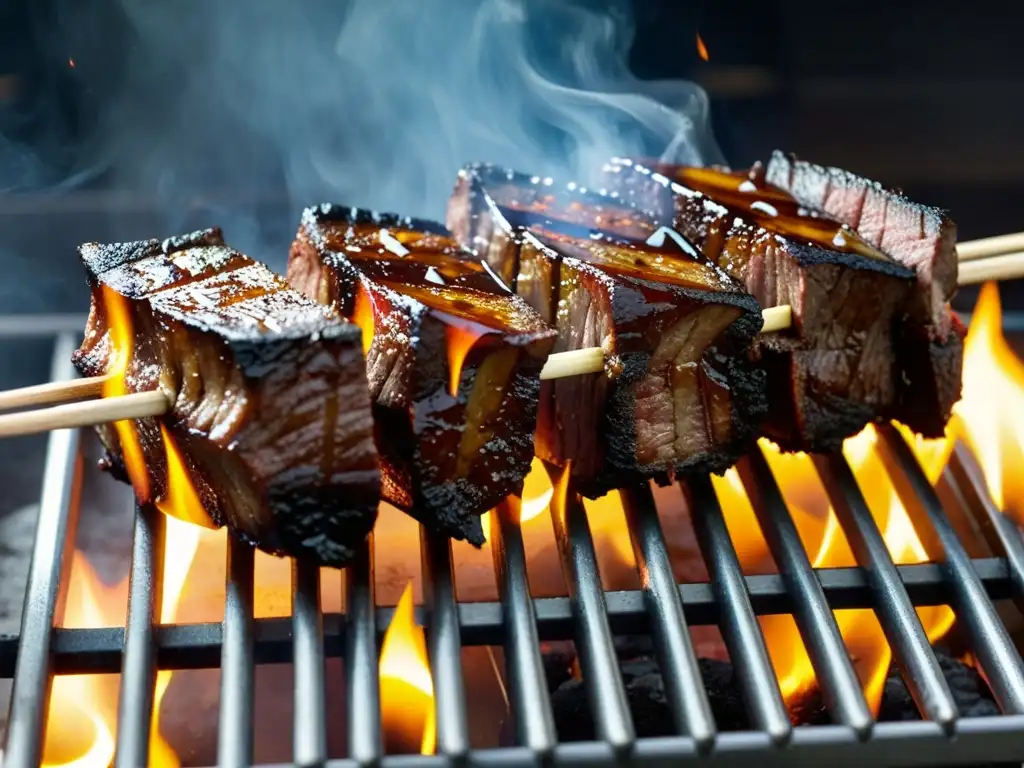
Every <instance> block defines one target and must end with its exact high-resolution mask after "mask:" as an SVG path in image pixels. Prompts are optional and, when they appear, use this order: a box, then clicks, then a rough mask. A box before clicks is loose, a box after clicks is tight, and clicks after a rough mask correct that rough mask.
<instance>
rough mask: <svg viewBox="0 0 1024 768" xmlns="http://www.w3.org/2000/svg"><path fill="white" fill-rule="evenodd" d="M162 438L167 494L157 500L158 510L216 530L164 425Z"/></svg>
mask: <svg viewBox="0 0 1024 768" xmlns="http://www.w3.org/2000/svg"><path fill="white" fill-rule="evenodd" d="M160 436H161V437H162V438H163V443H164V452H165V453H166V455H167V494H166V496H165V497H164V498H163V499H158V500H157V502H156V506H157V508H158V509H159V510H160V511H161V512H163V513H164V514H165V515H168V516H170V517H176V518H177V519H179V520H184V521H185V522H186V523H193V524H195V525H201V526H203V527H204V528H216V527H217V526H216V525H214V522H213V520H211V519H210V515H209V514H207V512H206V508H205V507H203V503H202V501H200V500H199V494H198V493H197V492H196V489H195V486H193V485H192V480H191V479H190V477H189V473H188V469H187V468H186V466H185V460H184V459H183V458H182V457H181V453H180V452H179V451H178V446H176V445H175V444H174V440H173V439H172V438H171V436H170V434H169V433H168V432H167V429H166V428H165V427H164V425H163V424H161V425H160ZM169 551H170V550H169Z"/></svg>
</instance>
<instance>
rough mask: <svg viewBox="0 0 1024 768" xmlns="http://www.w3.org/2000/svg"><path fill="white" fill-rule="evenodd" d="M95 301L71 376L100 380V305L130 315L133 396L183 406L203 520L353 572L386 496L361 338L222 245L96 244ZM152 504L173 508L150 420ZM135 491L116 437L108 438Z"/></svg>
mask: <svg viewBox="0 0 1024 768" xmlns="http://www.w3.org/2000/svg"><path fill="white" fill-rule="evenodd" d="M80 255H81V258H82V261H83V263H84V264H85V267H86V271H87V274H88V280H89V285H90V287H91V289H92V293H93V301H92V307H91V310H90V315H89V321H88V325H87V330H86V335H85V341H84V343H83V344H82V346H81V348H80V349H79V350H78V351H77V352H76V353H75V356H74V362H75V365H76V366H77V368H78V370H79V371H80V372H81V373H82V374H83V375H85V376H98V375H103V374H105V373H106V372H107V370H108V365H109V362H110V356H111V353H112V351H113V350H112V349H111V334H110V328H109V324H108V322H109V318H108V314H107V309H106V307H105V305H104V301H103V292H104V290H113V291H114V292H116V293H117V294H119V295H120V296H121V297H123V298H124V299H125V300H126V301H127V304H128V308H129V311H130V315H131V320H132V331H133V332H132V343H133V349H132V357H131V363H130V366H129V369H128V371H127V375H126V381H127V384H128V388H129V390H131V391H145V390H153V389H157V388H160V389H162V390H163V391H164V392H166V393H167V394H168V396H169V397H171V398H172V401H173V403H174V405H173V408H172V410H171V411H170V412H169V413H168V414H166V415H165V416H164V417H162V419H161V420H162V423H163V425H164V427H165V428H166V429H167V430H168V432H169V434H170V435H171V437H172V439H173V440H174V441H175V443H176V444H177V445H178V446H179V448H180V451H181V453H182V454H183V456H184V459H185V462H186V464H187V469H188V472H189V475H190V478H191V480H192V483H193V485H194V486H195V487H196V490H197V491H198V493H199V495H200V498H201V499H202V501H203V503H204V506H205V508H206V511H207V513H208V514H209V515H210V516H211V517H212V518H213V520H214V522H215V523H217V524H218V525H226V526H228V527H229V529H230V530H231V532H232V533H233V534H235V535H238V536H240V537H242V538H244V539H246V540H248V541H250V542H252V543H253V544H255V545H256V546H258V547H260V548H261V549H263V550H265V551H267V552H271V553H273V554H281V555H292V556H296V557H310V558H313V559H315V560H317V561H318V562H320V563H321V564H323V565H333V566H340V565H344V564H345V563H346V562H348V560H349V559H350V558H351V557H352V555H353V552H354V548H355V547H357V545H358V544H359V543H360V542H361V541H362V540H363V539H364V538H365V537H366V535H367V534H368V533H369V531H370V529H371V528H372V527H373V524H374V521H375V520H376V513H377V504H378V500H379V494H380V476H379V469H378V465H377V453H376V449H375V447H374V444H373V425H372V416H371V411H370V401H369V397H368V395H367V391H366V376H365V373H364V367H363V361H362V353H361V349H360V333H359V329H358V328H357V327H356V326H354V325H352V324H351V323H348V322H346V321H344V320H343V319H342V318H340V317H338V316H337V315H336V314H334V313H332V312H330V311H329V310H328V309H327V308H325V307H323V306H321V305H319V304H317V303H315V302H312V301H310V300H308V299H307V298H305V297H304V296H302V295H301V294H299V293H298V292H296V291H293V290H291V289H290V288H289V287H288V286H287V284H286V283H285V281H284V280H282V279H281V278H279V277H277V276H276V275H274V274H273V273H272V272H271V271H270V270H268V269H267V268H266V267H264V266H263V265H261V264H259V263H257V262H255V261H253V260H252V259H249V258H248V257H246V256H244V255H242V254H241V253H238V252H237V251H235V250H233V249H231V248H229V247H228V246H226V245H225V244H224V241H223V239H222V237H221V233H220V231H219V230H216V229H210V230H206V231H203V232H196V233H193V234H190V235H185V236H182V237H179V238H174V239H170V240H166V241H164V242H163V243H160V242H158V241H156V240H150V241H144V242H135V243H124V244H112V245H99V244H87V245H84V246H82V247H81V248H80ZM136 427H137V429H136V431H137V433H138V436H139V441H140V444H141V447H142V451H143V455H144V458H145V461H146V468H147V471H148V473H149V476H150V487H151V495H152V498H151V499H143V500H142V501H154V500H157V501H158V500H160V499H161V498H163V497H164V496H165V494H166V492H167V485H166V483H167V480H166V457H165V453H164V448H163V445H162V442H161V437H160V429H159V426H158V423H157V421H156V420H155V419H142V420H139V421H138V422H136ZM100 435H101V439H102V440H103V442H104V444H105V445H106V447H107V449H108V451H109V453H110V456H109V459H108V462H109V463H110V464H111V465H112V468H113V469H114V470H115V472H116V473H117V474H119V475H120V476H122V478H124V476H125V474H126V473H125V467H124V464H123V458H122V456H121V454H120V446H119V444H118V439H117V434H116V432H115V431H114V430H113V429H111V428H110V427H109V426H108V427H105V428H101V429H100Z"/></svg>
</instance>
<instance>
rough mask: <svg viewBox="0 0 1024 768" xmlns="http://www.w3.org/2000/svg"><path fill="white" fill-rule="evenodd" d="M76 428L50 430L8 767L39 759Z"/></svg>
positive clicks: (57, 352) (66, 356) (71, 527)
mask: <svg viewBox="0 0 1024 768" xmlns="http://www.w3.org/2000/svg"><path fill="white" fill-rule="evenodd" d="M75 346H76V345H75V337H74V336H72V335H70V334H64V335H62V336H60V337H59V338H58V339H57V342H56V344H55V345H54V350H53V363H52V365H51V368H50V378H51V380H53V381H64V380H66V379H71V378H73V377H74V375H75V369H74V367H73V366H72V365H71V353H72V352H73V351H74V349H75ZM79 434H80V433H79V430H77V429H62V430H59V431H57V432H51V433H50V438H49V441H48V444H47V448H46V468H45V470H44V471H43V491H42V495H41V497H40V501H39V522H38V523H37V525H36V537H35V542H34V543H33V545H32V560H31V563H30V564H29V572H28V581H27V583H26V588H25V604H24V608H23V609H22V614H21V633H20V638H21V652H20V653H19V655H18V662H17V666H16V668H15V670H14V684H13V687H12V689H11V707H10V713H9V716H8V719H7V738H6V744H5V746H4V751H3V757H4V761H5V765H7V766H9V768H30V766H35V765H39V763H40V761H41V757H42V754H41V753H42V746H43V731H44V728H43V725H44V719H45V717H46V713H47V710H48V701H49V694H50V662H51V650H50V648H51V640H52V638H53V625H54V620H55V618H56V615H55V614H56V608H57V602H58V600H57V598H58V596H59V593H60V585H61V582H62V581H64V580H63V579H62V578H61V576H62V572H66V571H67V569H68V566H69V565H70V562H71V557H70V555H69V554H68V551H69V550H68V546H67V542H68V541H74V531H75V524H76V522H77V517H78V498H77V497H78V493H77V490H78V480H79V477H80V473H81V462H80V461H78V460H76V459H77V456H78V437H79Z"/></svg>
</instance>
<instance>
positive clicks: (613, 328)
mask: <svg viewBox="0 0 1024 768" xmlns="http://www.w3.org/2000/svg"><path fill="white" fill-rule="evenodd" d="M448 217H449V225H450V226H451V227H452V229H453V231H454V232H455V233H456V236H457V237H458V238H459V239H460V241H461V242H463V243H465V244H466V245H467V246H469V247H472V248H474V249H475V250H476V251H477V252H478V253H480V254H483V255H484V257H485V258H486V259H487V261H488V262H489V263H490V265H491V268H492V269H493V270H494V271H495V272H497V273H499V274H501V275H502V276H503V278H504V279H506V280H507V281H509V282H510V283H511V284H514V285H515V286H516V290H517V292H518V293H519V295H521V296H523V297H525V298H526V299H527V300H528V301H529V302H530V304H531V305H532V306H533V307H535V308H536V309H537V311H538V312H540V313H541V315H542V316H543V317H544V319H545V320H547V321H548V322H549V323H551V324H552V325H554V326H555V327H556V328H557V329H558V332H559V337H558V342H557V343H556V346H555V349H556V351H567V350H574V349H583V348H587V347H595V346H600V347H602V348H603V349H604V352H605V361H606V365H605V371H604V372H603V373H596V374H589V375H583V376H574V377H568V378H564V379H557V380H555V381H552V382H545V383H544V385H543V387H542V391H541V405H540V415H539V419H538V430H537V436H536V440H535V444H536V450H537V454H538V456H540V457H541V458H543V459H545V460H547V461H550V462H554V463H557V464H563V465H564V464H566V463H569V462H571V467H572V473H573V479H574V482H575V485H576V487H577V488H578V489H579V490H580V491H581V492H583V493H587V494H590V495H597V494H600V493H603V492H604V491H607V490H608V489H610V488H613V487H619V486H621V485H623V484H626V483H629V482H635V481H637V480H639V479H642V478H647V477H654V478H659V479H663V478H668V477H671V476H673V475H674V474H675V473H677V472H682V471H687V470H694V471H719V470H723V469H724V468H726V467H728V466H729V465H731V464H732V463H733V461H734V460H735V458H736V457H737V455H739V454H740V453H741V452H742V451H744V450H745V449H746V448H747V447H748V446H749V444H750V441H751V440H752V438H753V437H754V436H755V434H756V432H757V429H758V426H759V421H760V418H761V416H762V414H763V413H764V410H765V408H766V404H765V399H764V377H763V375H762V374H761V371H760V370H759V369H758V367H757V366H756V365H755V364H754V363H753V362H752V361H751V359H750V357H749V355H748V349H749V346H750V344H751V340H752V339H753V338H754V337H755V336H756V334H757V333H758V331H759V330H760V327H761V314H760V308H759V307H758V306H757V303H756V302H755V301H754V300H753V298H752V297H751V296H750V295H748V294H747V293H746V292H744V291H743V290H742V288H741V287H740V286H739V285H737V284H736V282H735V281H733V280H732V279H730V278H729V277H728V275H726V274H725V273H724V272H723V271H722V270H720V269H718V268H717V267H715V266H713V265H711V264H710V263H708V261H707V260H705V259H703V257H701V255H700V254H699V252H697V251H696V249H694V248H693V246H692V245H691V244H689V243H687V242H686V241H685V240H683V239H682V238H679V237H678V236H677V235H675V233H670V234H671V236H669V233H666V232H663V231H658V230H657V227H652V226H650V224H649V222H648V221H647V220H646V219H644V218H642V217H638V216H636V214H635V212H634V211H632V210H630V209H629V208H627V207H625V206H621V205H618V204H617V203H616V201H614V200H611V199H608V198H602V197H598V196H595V195H593V194H589V193H586V192H585V191H581V190H578V189H575V188H574V187H572V186H569V187H565V188H558V187H555V186H554V185H553V184H550V183H544V182H538V181H537V180H536V179H533V180H531V179H530V178H529V177H526V176H524V175H522V174H516V173H514V172H511V171H507V170H504V169H497V168H493V167H490V166H472V167H469V168H466V169H464V170H463V171H462V173H461V174H460V177H459V181H458V184H457V186H456V190H455V194H454V196H453V198H452V200H451V201H450V203H449V208H448ZM595 218H597V219H600V220H601V221H602V222H603V223H605V224H606V225H608V226H610V227H612V226H613V227H614V228H615V229H616V230H618V231H623V232H628V233H629V234H631V235H632V236H633V237H634V239H631V240H629V241H628V242H627V241H625V240H623V241H622V242H620V241H618V240H614V239H610V238H602V237H600V236H598V234H599V233H597V232H595V231H594V230H593V229H592V227H591V224H592V221H591V220H592V219H595ZM643 238H646V240H645V239H643ZM648 241H649V242H648Z"/></svg>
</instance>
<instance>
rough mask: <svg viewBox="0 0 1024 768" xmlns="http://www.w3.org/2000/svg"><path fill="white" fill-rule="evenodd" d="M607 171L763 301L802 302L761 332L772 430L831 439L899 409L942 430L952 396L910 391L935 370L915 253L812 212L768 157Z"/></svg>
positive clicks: (808, 446)
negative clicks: (722, 166) (920, 336)
mask: <svg viewBox="0 0 1024 768" xmlns="http://www.w3.org/2000/svg"><path fill="white" fill-rule="evenodd" d="M607 178H608V180H609V185H610V186H611V187H612V188H613V189H615V190H617V191H618V192H619V194H621V195H622V196H623V197H624V198H625V199H627V200H629V201H630V202H631V203H632V204H635V205H636V206H637V207H638V208H640V209H642V210H643V211H644V212H645V214H646V215H648V216H649V217H650V218H651V220H652V221H654V222H656V223H669V222H671V223H672V225H673V226H675V227H676V228H677V229H678V230H679V231H680V232H682V233H683V234H685V235H686V236H688V237H689V238H691V239H692V240H693V242H694V243H695V244H696V245H697V246H698V247H699V248H700V249H701V250H702V251H703V253H704V254H705V255H706V256H707V257H709V258H712V259H715V260H716V261H717V262H718V263H719V264H720V265H721V266H722V267H723V268H724V269H725V270H726V271H727V272H729V273H730V274H731V275H733V276H734V277H736V278H737V279H738V280H741V281H742V282H743V283H744V285H745V286H746V287H747V289H748V290H749V291H750V292H751V293H752V294H753V295H754V296H755V297H756V298H757V299H758V301H759V302H760V303H761V304H762V306H765V307H770V306H777V305H780V304H788V305H790V306H791V307H792V308H793V327H792V328H790V329H789V330H786V331H782V332H778V333H774V334H766V335H765V336H763V337H762V339H761V341H760V351H761V357H762V361H763V364H764V367H765V371H766V372H767V374H768V389H769V401H770V403H771V405H770V408H769V415H768V418H767V419H766V421H765V426H764V431H765V434H766V435H767V436H768V437H770V438H771V439H773V440H774V441H776V442H777V443H779V444H780V445H781V446H782V447H784V448H786V449H789V450H809V451H818V450H828V449H831V448H835V447H836V446H838V445H839V444H840V443H841V442H842V440H844V439H845V438H846V437H849V436H851V435H853V434H856V433H857V432H859V431H860V430H861V429H863V427H864V426H865V425H866V424H867V423H869V422H872V421H888V420H889V419H898V420H900V421H903V422H905V423H907V424H908V425H909V426H911V427H912V428H914V429H915V430H917V431H919V432H922V433H925V434H928V435H934V434H935V433H936V428H937V429H938V430H939V433H940V434H941V430H942V427H944V425H945V420H946V419H947V418H948V415H949V414H948V407H951V405H952V403H949V406H948V407H940V406H938V404H937V403H936V400H935V398H932V400H931V403H930V404H927V405H923V404H922V403H921V402H916V403H914V404H911V403H909V402H908V394H909V390H908V382H911V381H913V382H915V383H917V382H920V381H921V380H922V377H923V376H924V375H925V373H926V372H924V371H922V368H921V364H920V360H919V357H920V355H921V354H922V353H925V352H926V350H927V347H928V345H927V343H926V344H924V345H923V346H922V345H921V344H920V343H919V342H917V341H915V340H911V339H909V338H908V336H907V323H906V318H907V317H908V313H909V312H910V308H911V306H912V304H913V302H914V301H915V296H916V293H917V290H918V289H917V287H916V285H917V283H916V278H915V272H914V270H913V269H912V266H913V265H912V264H910V263H906V262H904V261H903V260H900V259H897V258H895V257H893V256H892V255H890V254H889V253H887V252H886V251H884V250H882V249H881V248H880V247H879V245H878V244H876V243H874V242H871V241H870V240H868V239H867V238H865V237H863V236H861V235H860V234H859V233H858V231H857V230H856V229H854V228H853V227H850V226H846V225H845V224H844V223H843V222H841V221H837V220H835V219H833V218H831V217H829V216H825V215H823V214H819V213H818V212H815V211H811V210H810V209H808V208H807V207H806V206H804V205H803V204H802V203H801V202H800V201H798V200H796V199H794V198H793V197H792V196H791V195H790V194H789V193H788V192H786V190H784V189H781V188H778V187H776V186H774V185H772V184H770V183H769V182H768V180H767V179H766V178H765V173H764V168H763V167H760V166H755V168H754V169H752V171H750V172H731V171H725V170H718V169H709V168H689V167H681V166H665V165H657V164H655V165H652V166H645V165H643V164H641V163H638V162H633V161H629V160H618V161H614V162H612V163H610V164H609V166H608V173H607ZM957 376H959V371H958V370H957ZM931 380H932V381H935V377H934V376H932V377H931ZM939 380H940V381H943V379H942V378H941V377H940V379H939ZM917 391H918V392H919V394H918V397H920V393H921V392H924V391H925V389H924V388H921V389H920V390H917ZM922 411H923V412H926V413H928V417H927V418H925V419H922V418H920V417H919V416H918V414H919V413H920V412H922Z"/></svg>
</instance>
